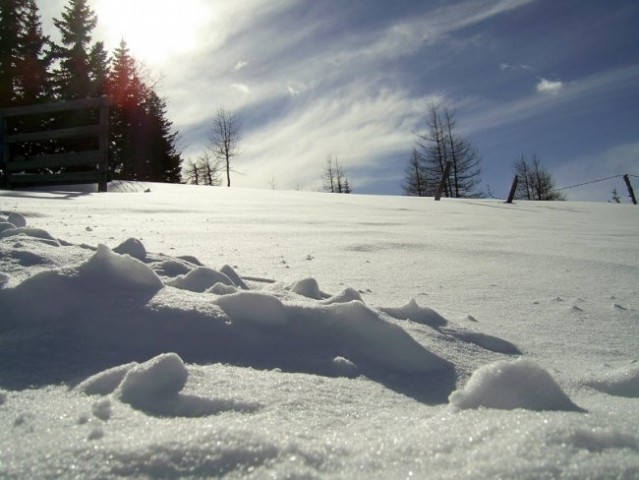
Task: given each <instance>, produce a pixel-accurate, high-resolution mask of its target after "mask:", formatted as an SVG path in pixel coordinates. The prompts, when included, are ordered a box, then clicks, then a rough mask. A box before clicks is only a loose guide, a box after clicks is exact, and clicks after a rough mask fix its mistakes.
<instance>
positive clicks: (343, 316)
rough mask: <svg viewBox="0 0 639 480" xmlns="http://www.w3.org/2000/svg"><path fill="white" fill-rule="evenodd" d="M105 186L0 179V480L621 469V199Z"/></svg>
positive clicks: (637, 465) (630, 377)
mask: <svg viewBox="0 0 639 480" xmlns="http://www.w3.org/2000/svg"><path fill="white" fill-rule="evenodd" d="M110 190H111V191H110V192H109V193H106V194H97V193H91V192H90V191H81V190H79V189H78V188H77V187H75V188H69V189H58V190H37V189H34V190H29V191H13V192H0V315H1V316H0V477H3V478H4V477H9V478H51V477H60V478H76V477H77V478H122V477H135V478H140V477H142V478H145V477H162V478H178V477H179V478H184V477H186V478H189V477H190V478H202V477H222V476H225V477H228V478H269V477H272V478H385V479H386V478H469V479H471V478H472V479H476V478H496V477H502V478H513V477H515V478H530V479H533V478H557V477H560V478H636V477H639V433H638V432H639V362H638V360H639V356H638V352H639V340H638V339H639V335H638V334H639V314H638V313H637V312H638V309H639V293H638V288H637V285H639V282H638V281H639V244H638V243H637V238H639V217H637V215H638V212H639V210H637V207H634V206H632V205H612V204H595V203H573V202H559V203H536V202H520V203H518V204H515V205H505V204H503V203H502V202H500V201H493V200H481V201H480V200H467V201H460V200H446V199H444V200H442V201H441V202H438V203H436V202H433V201H432V199H419V198H401V197H374V196H357V195H329V194H321V193H308V192H306V193H305V192H279V191H256V190H242V189H222V188H204V187H187V186H177V185H154V184H151V185H148V184H145V185H136V184H122V185H117V184H114V185H111V187H110ZM146 190H148V191H146Z"/></svg>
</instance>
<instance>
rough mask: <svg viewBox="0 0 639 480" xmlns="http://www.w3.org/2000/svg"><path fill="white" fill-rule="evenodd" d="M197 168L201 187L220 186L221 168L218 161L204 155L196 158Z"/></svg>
mask: <svg viewBox="0 0 639 480" xmlns="http://www.w3.org/2000/svg"><path fill="white" fill-rule="evenodd" d="M197 167H198V168H199V170H200V172H201V176H202V183H203V185H209V186H211V187H218V186H220V185H221V184H222V179H221V177H220V175H221V170H222V168H221V164H220V161H219V160H218V159H215V158H211V156H210V155H209V154H208V153H205V154H204V155H202V156H201V157H199V158H198V163H197Z"/></svg>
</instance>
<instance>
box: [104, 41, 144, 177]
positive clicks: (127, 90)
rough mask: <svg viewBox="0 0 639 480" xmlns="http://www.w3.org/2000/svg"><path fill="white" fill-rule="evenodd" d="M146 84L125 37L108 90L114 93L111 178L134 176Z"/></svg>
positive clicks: (116, 53) (110, 158) (118, 49)
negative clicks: (141, 77)
mask: <svg viewBox="0 0 639 480" xmlns="http://www.w3.org/2000/svg"><path fill="white" fill-rule="evenodd" d="M144 89H145V85H144V83H143V82H142V80H141V79H140V75H139V71H138V67H137V65H136V62H135V59H134V58H133V57H132V56H131V54H130V52H129V49H128V47H127V45H126V42H124V40H123V41H122V42H120V45H119V46H118V48H117V49H116V50H115V52H114V54H113V58H112V59H111V70H110V72H109V76H108V78H107V87H106V91H107V93H108V94H109V96H110V97H111V101H112V104H111V111H110V112H111V113H110V119H109V121H110V128H109V136H110V157H109V173H110V175H111V177H112V178H115V179H119V180H123V179H131V180H134V179H135V171H136V168H135V165H134V159H135V154H136V148H135V147H136V139H135V136H136V135H135V132H136V131H137V130H138V129H139V121H138V119H139V116H140V110H141V109H142V104H143V101H144V95H145V92H144Z"/></svg>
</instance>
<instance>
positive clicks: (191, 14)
mask: <svg viewBox="0 0 639 480" xmlns="http://www.w3.org/2000/svg"><path fill="white" fill-rule="evenodd" d="M204 3H205V2H204V1H203V0H95V2H94V10H95V13H96V14H97V16H98V28H99V29H100V30H101V31H102V36H103V38H104V40H105V42H106V44H107V47H108V48H113V47H115V46H117V45H118V43H119V42H120V40H121V39H124V40H125V41H126V42H127V44H128V46H129V49H130V50H131V53H132V54H133V56H135V57H136V58H137V59H139V60H141V61H142V62H143V63H147V64H161V63H163V62H165V61H167V60H168V59H169V58H170V57H172V56H174V55H177V54H180V53H184V52H187V51H189V50H192V49H194V48H196V47H197V45H198V36H199V33H200V32H201V30H202V27H203V26H204V24H205V23H206V22H207V21H208V20H209V18H210V17H211V14H212V13H211V9H210V7H209V8H207V7H206V6H205V4H204Z"/></svg>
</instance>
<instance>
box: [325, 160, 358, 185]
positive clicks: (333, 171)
mask: <svg viewBox="0 0 639 480" xmlns="http://www.w3.org/2000/svg"><path fill="white" fill-rule="evenodd" d="M324 191H326V192H330V193H351V191H352V190H351V186H350V182H349V181H348V178H347V177H346V172H344V169H343V168H342V166H341V165H340V163H339V161H338V160H337V158H334V157H333V156H331V155H329V156H328V157H326V167H325V168H324Z"/></svg>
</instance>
